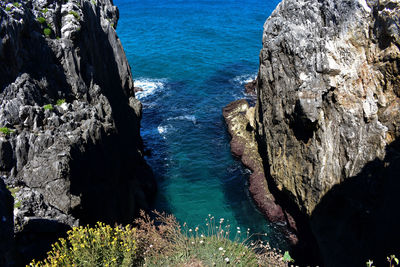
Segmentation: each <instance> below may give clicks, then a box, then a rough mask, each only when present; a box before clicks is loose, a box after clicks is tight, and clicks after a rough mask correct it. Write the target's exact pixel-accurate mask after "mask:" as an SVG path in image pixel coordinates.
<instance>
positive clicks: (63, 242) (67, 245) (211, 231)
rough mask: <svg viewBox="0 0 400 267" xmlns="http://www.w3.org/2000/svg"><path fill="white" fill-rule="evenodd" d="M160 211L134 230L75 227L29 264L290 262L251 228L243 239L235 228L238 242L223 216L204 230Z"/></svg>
mask: <svg viewBox="0 0 400 267" xmlns="http://www.w3.org/2000/svg"><path fill="white" fill-rule="evenodd" d="M156 215H157V218H156V220H155V221H154V220H152V219H150V217H149V216H148V215H146V214H144V213H143V212H142V213H141V216H142V217H141V218H140V219H137V220H136V221H135V225H137V227H136V228H131V227H130V226H129V225H128V226H126V227H121V226H116V227H115V228H112V227H110V226H108V225H104V224H102V223H97V225H96V226H95V227H94V228H90V227H88V226H87V227H77V228H73V229H72V230H71V231H69V232H68V237H67V238H66V239H60V240H59V241H58V242H57V243H56V244H54V245H53V246H52V250H51V251H50V252H48V256H47V258H46V259H45V260H44V261H41V262H35V261H32V262H31V264H30V266H227V265H228V264H230V265H233V266H287V265H288V263H287V261H285V259H284V257H283V256H282V255H281V254H279V253H277V252H275V251H274V250H272V249H271V248H270V246H269V245H268V243H266V244H263V242H261V241H258V242H251V241H250V236H249V233H248V231H247V232H246V234H244V236H243V238H242V237H241V232H240V229H239V228H238V229H235V230H234V233H235V240H234V241H232V240H230V239H229V235H230V230H229V228H230V226H229V225H224V222H223V219H221V220H220V221H219V223H218V222H216V221H215V219H214V217H211V215H210V216H209V218H207V219H206V228H205V229H206V230H205V231H204V232H202V231H201V230H199V227H196V228H194V229H188V227H187V226H186V224H184V225H183V227H181V226H180V225H179V223H178V222H177V221H176V219H175V218H174V217H173V216H170V215H165V214H160V213H157V212H156ZM241 240H243V241H241ZM287 255H289V254H287ZM289 257H290V256H289Z"/></svg>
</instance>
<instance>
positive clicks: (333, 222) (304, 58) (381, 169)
mask: <svg viewBox="0 0 400 267" xmlns="http://www.w3.org/2000/svg"><path fill="white" fill-rule="evenodd" d="M399 17H400V3H399V2H398V1H394V0H392V1H388V0H386V1H365V0H358V1H345V0H335V1H329V0H321V1H311V0H305V1H295V0H283V1H282V2H281V3H280V4H279V5H278V7H277V9H276V10H275V11H274V12H273V14H272V15H271V17H270V18H269V19H268V20H267V21H266V23H265V25H264V34H263V49H262V51H261V53H260V69H259V74H258V78H257V80H258V89H257V93H258V100H257V107H256V109H257V112H256V128H257V135H258V138H257V139H258V141H259V146H260V147H262V148H263V150H262V151H261V153H262V154H263V155H262V156H263V157H265V158H266V159H267V162H268V166H265V168H266V169H267V170H268V171H269V172H270V177H271V179H272V181H273V182H274V184H276V187H277V188H278V189H279V190H280V191H281V192H282V195H285V196H286V197H287V198H288V199H291V200H292V201H293V203H294V204H295V205H296V206H297V208H298V209H299V210H300V211H301V212H302V213H303V214H304V215H305V216H307V217H309V218H311V225H312V230H313V232H314V234H315V236H316V238H317V241H318V244H319V246H320V249H321V252H322V256H323V259H324V261H325V265H326V266H358V265H359V266H361V265H363V264H364V263H365V262H366V261H367V260H368V258H365V257H366V255H368V253H369V257H373V256H374V255H375V256H376V254H374V253H375V252H376V251H378V250H382V251H383V250H384V249H387V250H386V251H385V252H382V253H386V255H388V254H389V253H390V249H393V248H395V247H397V246H398V245H394V244H396V242H395V241H394V240H393V238H392V237H394V238H398V237H399V231H398V229H397V227H394V226H393V225H392V223H390V222H391V220H392V219H393V218H392V219H390V218H389V217H388V216H387V215H383V214H385V212H387V213H389V214H391V215H392V216H397V215H393V211H389V210H390V209H389V208H388V207H392V208H393V204H389V203H393V202H394V203H396V202H397V203H398V199H397V197H396V194H393V188H399V183H398V182H396V180H398V179H394V178H396V177H397V178H398V173H396V171H394V170H393V168H396V167H392V170H387V167H388V166H396V165H398V164H399V157H398V155H399V146H398V141H396V140H398V137H399V135H400V130H399V126H400V112H399V110H400V94H399V88H400V87H399V86H400V79H399V66H400V50H399V47H400V40H399V36H400V35H399V34H400V31H399V29H400V28H399V27H400V26H399V25H400V23H399ZM397 169H398V168H397ZM389 185H390V186H389ZM390 188H392V189H390ZM388 199H390V201H389V200H388ZM396 199H397V200H396ZM397 212H398V208H397V211H396V213H397ZM397 217H398V216H397ZM397 217H396V218H397ZM385 224H386V225H387V226H389V225H390V227H387V229H386V230H385V231H386V233H385V235H383V234H382V233H383V232H384V231H383V230H382V229H379V228H385V227H386V226H385ZM378 229H379V230H378ZM389 229H390V230H389ZM390 231H392V232H390ZM379 233H381V234H382V235H380V234H379ZM390 236H392V237H390ZM397 240H398V239H397ZM374 249H375V250H374ZM379 253H380V252H379ZM346 255H347V256H346ZM383 255H384V254H383ZM383 255H379V256H383Z"/></svg>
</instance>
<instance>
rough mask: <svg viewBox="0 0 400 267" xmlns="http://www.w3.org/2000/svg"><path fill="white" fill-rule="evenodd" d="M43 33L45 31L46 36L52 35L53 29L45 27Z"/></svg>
mask: <svg viewBox="0 0 400 267" xmlns="http://www.w3.org/2000/svg"><path fill="white" fill-rule="evenodd" d="M43 33H44V35H45V36H46V37H50V35H51V29H49V28H45V29H44V30H43Z"/></svg>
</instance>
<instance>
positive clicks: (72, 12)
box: [68, 11, 81, 20]
mask: <svg viewBox="0 0 400 267" xmlns="http://www.w3.org/2000/svg"><path fill="white" fill-rule="evenodd" d="M68 14H71V15H73V16H74V17H75V18H76V19H77V20H80V19H81V17H80V16H79V15H78V13H76V12H75V11H70V12H68Z"/></svg>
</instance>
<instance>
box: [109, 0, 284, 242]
mask: <svg viewBox="0 0 400 267" xmlns="http://www.w3.org/2000/svg"><path fill="white" fill-rule="evenodd" d="M278 2H279V1H278V0H270V1H268V0H263V1H260V0H224V1H207V0H198V1H194V0H189V1H182V0H115V1H114V4H115V5H117V6H118V7H119V10H120V20H119V23H118V28H117V33H118V35H119V37H120V39H121V42H122V44H123V47H124V48H125V53H126V55H127V58H128V60H129V63H130V65H131V68H132V72H133V76H134V78H135V87H140V88H141V89H142V90H143V91H139V92H137V94H136V95H137V97H138V98H139V99H140V100H141V102H142V103H143V119H142V136H143V139H144V143H145V146H146V149H148V150H150V154H149V155H148V156H147V158H146V159H147V161H148V163H149V164H150V165H151V167H152V169H153V171H154V173H155V176H156V178H157V181H158V186H159V191H158V197H157V201H156V207H155V208H156V209H157V210H160V211H166V212H168V213H173V214H174V215H175V216H176V217H177V219H178V220H179V221H180V222H181V223H183V222H186V223H187V224H188V225H189V226H190V227H193V228H194V227H196V226H200V227H201V226H203V225H204V222H205V219H206V218H207V217H208V214H212V215H213V216H215V218H216V219H217V220H219V219H220V218H224V220H225V222H227V223H228V224H230V225H231V229H236V228H237V227H239V228H240V229H243V231H242V232H243V233H245V232H246V231H247V229H248V228H250V232H251V233H267V234H268V237H269V240H270V241H271V243H273V244H274V245H278V246H284V241H283V238H282V237H281V236H280V235H279V234H278V233H277V232H276V230H275V229H274V227H273V225H270V224H269V223H268V222H267V221H266V220H265V219H264V217H263V216H262V215H261V214H260V213H259V212H258V211H257V209H256V207H255V206H254V204H253V203H252V200H251V197H250V196H249V193H248V190H247V185H246V183H247V177H248V174H249V173H248V171H247V170H246V169H244V168H243V167H242V165H241V163H240V162H239V161H238V160H236V159H234V158H233V157H232V155H231V152H230V147H229V141H230V137H229V135H228V133H227V131H226V126H225V123H224V121H223V118H222V108H223V107H224V106H225V105H227V104H228V103H229V102H231V101H233V100H236V99H239V98H244V97H246V96H245V95H244V88H243V86H244V84H245V83H246V82H249V81H251V80H252V79H254V78H255V77H256V75H257V71H258V64H259V60H258V55H259V52H260V49H261V46H262V45H261V37H262V30H263V24H264V22H265V19H266V18H267V17H268V16H269V15H270V13H271V12H272V11H273V9H274V8H275V7H276V5H277V4H278Z"/></svg>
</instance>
